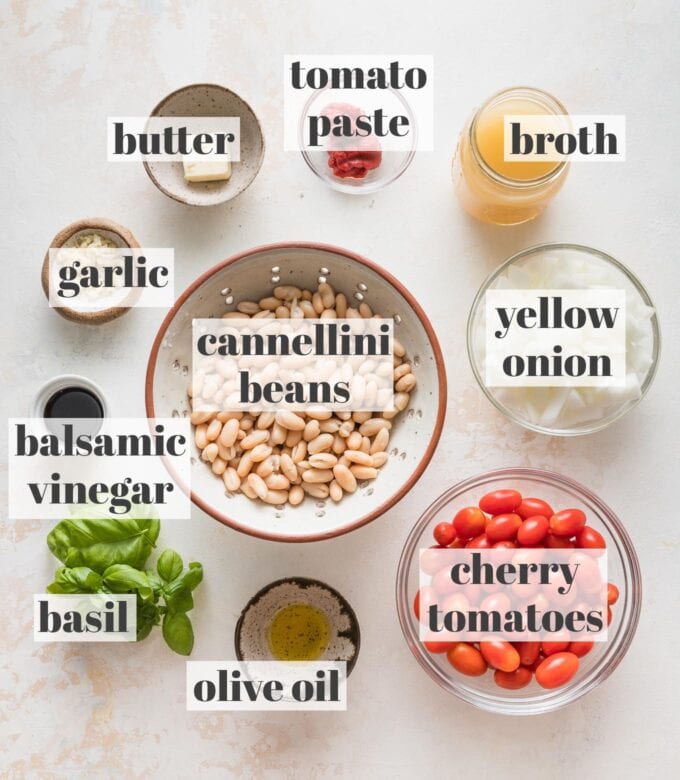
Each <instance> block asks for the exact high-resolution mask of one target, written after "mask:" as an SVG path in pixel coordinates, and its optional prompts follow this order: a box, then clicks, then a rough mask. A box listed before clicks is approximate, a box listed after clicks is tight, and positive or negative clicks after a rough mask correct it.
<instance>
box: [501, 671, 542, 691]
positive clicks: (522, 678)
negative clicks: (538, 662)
mask: <svg viewBox="0 0 680 780" xmlns="http://www.w3.org/2000/svg"><path fill="white" fill-rule="evenodd" d="M533 676H534V675H533V674H532V672H531V670H530V669H527V668H525V667H524V666H520V667H519V669H515V671H514V672H502V671H501V670H500V669H496V671H495V672H494V673H493V679H494V682H495V683H496V685H498V686H499V687H500V688H507V689H508V690H509V691H517V690H519V689H520V688H525V687H526V686H527V685H529V683H530V682H531V678H532V677H533Z"/></svg>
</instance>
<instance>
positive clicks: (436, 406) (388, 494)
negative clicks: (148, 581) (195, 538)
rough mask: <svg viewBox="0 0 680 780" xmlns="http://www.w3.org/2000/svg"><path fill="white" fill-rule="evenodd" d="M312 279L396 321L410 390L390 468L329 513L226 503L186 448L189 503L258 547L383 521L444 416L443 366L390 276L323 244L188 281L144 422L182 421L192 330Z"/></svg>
mask: <svg viewBox="0 0 680 780" xmlns="http://www.w3.org/2000/svg"><path fill="white" fill-rule="evenodd" d="M320 279H326V280H327V281H328V282H329V283H330V284H331V285H333V287H334V288H335V289H336V291H337V292H344V294H345V295H346V296H347V298H348V300H352V301H353V302H354V303H356V302H357V301H358V300H365V301H366V302H367V303H368V304H369V305H370V306H371V307H372V308H373V310H374V311H375V312H377V313H380V314H381V315H383V316H384V317H393V318H394V319H395V336H396V337H397V338H398V339H399V341H400V342H401V343H402V344H403V345H404V347H405V348H406V352H407V355H408V357H409V359H410V360H411V362H412V364H413V366H414V373H416V375H417V379H418V384H417V387H416V389H415V390H414V392H413V393H411V404H410V407H409V408H408V409H406V410H404V411H403V412H402V413H401V414H400V415H399V416H398V417H396V418H395V419H394V420H393V423H394V427H393V428H392V431H391V437H390V443H389V454H390V458H389V460H388V461H387V463H386V464H385V465H384V466H383V468H382V469H381V470H380V473H379V475H378V477H377V478H376V479H375V480H373V481H372V482H370V483H365V484H364V483H361V486H360V487H359V489H357V491H356V492H355V493H353V494H351V495H346V496H345V497H344V498H343V499H342V500H341V501H340V502H339V503H337V504H335V503H333V502H332V501H330V500H326V501H321V500H315V499H312V498H311V497H307V498H305V500H304V501H303V502H302V503H301V504H300V505H299V506H296V507H293V506H290V505H284V506H283V507H281V508H275V507H271V506H267V505H264V504H261V503H260V502H254V501H252V500H250V499H249V498H247V497H246V496H245V495H242V494H240V493H236V494H227V493H226V492H225V487H224V483H223V482H222V480H221V478H219V477H217V476H215V475H214V474H213V473H212V472H211V470H210V468H208V466H207V465H206V464H205V463H204V462H202V461H201V460H200V457H199V452H198V450H197V449H196V447H195V444H193V439H192V448H193V450H192V454H193V457H194V464H193V466H192V471H191V478H192V484H191V497H192V500H193V501H194V503H195V504H196V505H197V506H199V507H200V508H201V509H203V510H204V511H205V512H207V513H208V514H210V515H212V516H213V517H214V518H215V519H216V520H219V521H220V522H221V523H224V524H226V525H229V526H232V527H233V528H236V529H237V530H239V531H243V532H245V533H249V534H252V535H253V536H259V537H262V538H265V539H275V540H278V541H289V542H294V541H297V542H303V541H312V540H317V539H327V538H331V537H334V536H339V535H340V534H343V533H346V532H348V531H351V530H353V529H355V528H358V527H359V526H362V525H364V524H365V523H368V522H369V521H371V520H373V519H375V518H376V517H378V516H379V515H381V514H382V513H383V512H386V511H387V510H388V509H389V508H390V507H392V506H393V505H394V504H396V502H397V501H399V500H400V499H401V498H402V497H403V496H404V495H406V493H408V491H409V490H410V489H411V488H412V487H413V485H414V484H415V483H416V481H417V480H418V479H419V477H420V476H421V474H422V473H423V471H424V470H425V468H426V466H427V464H428V463H429V461H430V458H431V457H432V454H433V453H434V450H435V448H436V446H437V442H438V441H439V436H440V434H441V430H442V425H443V422H444V414H445V409H446V374H445V370H444V360H443V358H442V353H441V349H440V347H439V343H438V341H437V337H436V336H435V333H434V330H433V328H432V325H431V324H430V321H429V320H428V318H427V316H426V314H425V312H424V311H423V310H422V308H421V307H420V305H419V304H418V302H417V301H416V300H415V298H414V297H413V295H411V293H410V292H409V291H408V289H407V288H406V287H405V286H404V285H403V284H402V283H401V282H399V281H398V280H397V279H395V277H394V276H392V275H391V274H390V273H389V272H388V271H386V270H384V269H383V268H381V267H380V266H378V265H376V264H375V263H372V262H371V261H369V260H366V259H365V258H363V257H361V256H359V255H357V254H354V253H353V252H349V251H347V250H346V249H340V248H338V247H334V246H328V245H325V244H311V243H283V244H271V245H268V246H262V247H257V248H255V249H250V250H247V251H245V252H242V253H240V254H238V255H235V256H234V257H231V258H229V259H228V260H224V261H223V262H221V263H219V264H218V265H216V266H214V267H213V268H211V269H210V270H209V271H206V272H205V273H204V274H203V275H202V276H200V277H199V278H198V279H196V280H195V281H194V282H193V283H192V284H191V285H190V286H189V288H188V289H187V290H185V291H184V292H183V293H182V295H180V296H179V298H178V299H177V302H176V303H175V305H174V306H173V308H172V309H171V310H170V312H169V313H168V315H167V317H166V318H165V320H164V321H163V323H162V325H161V327H160V330H159V331H158V334H157V335H156V338H155V340H154V343H153V346H152V349H151V355H150V357H149V363H148V366H147V374H146V411H147V414H148V416H149V417H173V416H175V417H176V416H188V415H189V413H190V408H189V398H188V396H187V390H188V387H189V383H190V379H191V377H190V374H191V327H192V320H193V319H194V318H204V317H220V316H221V315H222V314H224V313H225V311H227V310H233V309H234V308H235V306H236V304H237V303H238V301H240V300H255V301H257V300H259V299H261V298H263V297H265V296H268V295H271V291H272V289H273V288H274V287H275V286H277V285H278V284H294V285H298V286H300V287H302V288H307V289H316V286H317V285H318V284H319V281H320Z"/></svg>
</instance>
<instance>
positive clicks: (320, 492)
mask: <svg viewBox="0 0 680 780" xmlns="http://www.w3.org/2000/svg"><path fill="white" fill-rule="evenodd" d="M302 489H303V490H304V491H305V493H307V495H308V496H312V497H313V498H328V494H329V493H330V489H329V487H328V485H326V484H324V483H314V482H312V483H309V482H303V483H302Z"/></svg>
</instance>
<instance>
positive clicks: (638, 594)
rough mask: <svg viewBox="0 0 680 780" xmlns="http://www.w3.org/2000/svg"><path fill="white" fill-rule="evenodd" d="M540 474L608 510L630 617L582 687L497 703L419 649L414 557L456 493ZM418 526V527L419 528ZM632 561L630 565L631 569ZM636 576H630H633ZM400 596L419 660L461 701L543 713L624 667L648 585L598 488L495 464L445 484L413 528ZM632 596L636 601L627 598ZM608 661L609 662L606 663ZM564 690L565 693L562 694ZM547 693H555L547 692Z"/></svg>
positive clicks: (399, 579)
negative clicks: (433, 665) (435, 666)
mask: <svg viewBox="0 0 680 780" xmlns="http://www.w3.org/2000/svg"><path fill="white" fill-rule="evenodd" d="M525 478H526V479H532V478H534V479H537V480H543V481H545V482H550V483H552V484H554V485H557V486H558V487H559V488H562V489H571V490H574V491H575V492H577V493H579V494H581V496H582V497H584V498H585V499H586V500H587V501H589V502H590V503H592V504H594V505H595V506H596V507H597V509H598V511H600V512H602V514H603V515H605V516H606V518H607V521H608V522H609V523H611V528H610V527H607V532H608V533H609V534H610V535H611V536H612V538H613V539H614V541H615V542H616V546H617V548H618V547H621V548H622V549H623V551H624V552H625V556H624V554H623V553H621V559H622V561H624V566H623V570H624V580H625V581H626V583H627V584H626V590H625V591H624V599H623V602H622V603H623V605H624V607H623V611H622V615H623V616H624V617H625V618H626V622H625V623H624V622H623V620H622V622H621V623H620V625H619V627H618V629H617V631H616V633H615V634H614V635H613V636H612V638H611V640H610V639H608V640H607V645H609V644H610V642H611V646H610V647H608V649H607V651H606V652H605V653H604V654H603V656H602V658H600V659H599V661H598V665H597V666H595V667H593V669H591V670H590V672H589V674H588V675H587V676H586V677H584V678H583V680H581V682H580V683H579V687H578V688H577V689H576V690H569V691H562V690H561V689H559V688H558V689H554V691H553V693H554V695H555V697H556V698H554V699H553V700H552V701H549V702H545V703H543V704H541V702H540V701H537V702H535V703H532V704H531V705H528V704H527V703H526V702H525V703H523V702H521V701H518V702H515V703H511V704H509V705H506V706H503V705H497V706H493V704H492V701H493V700H492V699H491V698H490V697H488V696H487V697H482V696H479V697H476V696H474V695H470V694H469V693H468V692H467V691H466V690H465V689H464V688H460V687H458V686H457V685H456V684H455V683H454V682H452V681H451V680H450V679H446V681H445V680H444V679H443V675H439V676H437V677H435V676H433V675H432V674H431V672H430V669H429V668H428V663H427V661H426V654H425V652H424V651H423V650H422V649H420V650H416V647H415V645H416V644H417V645H418V647H419V648H421V647H422V644H421V643H420V640H419V639H417V636H416V639H417V642H416V640H415V639H413V634H412V631H411V625H410V623H409V617H410V613H411V604H410V601H409V596H408V577H409V569H410V566H411V564H412V563H413V556H414V554H415V553H416V552H417V549H418V547H419V539H420V537H421V535H422V532H423V530H424V529H425V527H426V525H427V523H426V522H425V521H426V520H427V522H430V520H431V519H432V518H431V515H433V514H434V513H435V512H436V511H439V510H440V509H441V508H442V507H443V506H445V505H446V503H448V501H449V500H450V499H451V498H452V497H453V496H454V495H456V494H460V493H462V492H464V491H466V490H469V489H471V488H474V487H479V488H483V487H484V486H485V485H487V484H489V483H492V482H493V481H495V480H499V479H503V480H505V479H525ZM416 531H417V533H416ZM626 566H629V568H630V570H629V571H628V570H627V569H626ZM629 580H630V582H629ZM395 596H396V607H397V616H398V619H399V625H400V628H401V632H402V635H403V637H404V640H405V642H406V644H407V646H408V648H409V650H410V651H411V653H412V654H413V656H414V658H415V659H416V661H417V662H418V664H419V666H421V667H422V669H423V670H424V671H425V672H426V673H427V675H428V677H429V678H430V679H431V680H432V681H433V682H434V683H435V684H436V685H438V686H439V687H440V688H442V689H443V690H445V691H446V692H447V693H450V694H452V695H454V696H456V698H458V699H461V701H464V702H466V703H467V704H470V705H472V706H473V707H475V708H477V709H480V710H483V711H486V712H493V713H495V714H500V715H520V716H525V715H541V714H545V713H548V712H554V711H556V710H559V709H562V708H563V707H565V706H566V705H568V704H572V703H573V702H575V701H577V700H578V699H580V698H582V697H583V696H585V695H586V694H587V693H589V692H590V691H592V690H593V689H594V688H596V687H597V686H598V685H599V684H600V683H602V682H604V681H605V680H606V679H607V678H608V677H609V676H610V675H611V674H612V673H613V672H614V670H615V669H616V668H617V667H618V665H619V664H620V663H621V661H622V660H623V658H624V657H625V655H626V653H627V652H628V650H629V648H630V645H631V643H632V641H633V639H634V638H635V633H636V631H637V627H638V624H639V621H640V614H641V611H642V598H643V586H642V570H641V567H640V559H639V558H638V555H637V551H636V549H635V545H634V544H633V540H632V539H631V537H630V535H629V533H628V531H627V529H626V527H625V525H624V524H623V523H622V522H621V520H620V519H619V517H618V515H617V514H616V513H615V512H614V511H613V510H612V509H611V507H610V506H609V505H608V504H607V503H605V502H604V501H603V500H602V499H601V498H600V497H599V496H598V495H597V494H596V493H594V492H593V491H592V490H591V489H590V488H587V487H586V486H585V485H583V484H581V483H580V482H578V481H577V480H575V479H572V478H571V477H566V476H564V475H562V474H559V473H557V472H555V471H550V470H548V469H538V468H533V467H530V466H516V467H508V468H501V469H492V470H490V471H484V472H481V473H479V474H476V475H474V476H472V477H466V478H465V479H463V480H461V481H460V482H457V483H455V484H454V485H452V486H451V487H449V488H447V489H446V490H444V491H443V492H442V493H441V494H440V495H439V496H438V497H437V498H436V499H435V500H434V501H432V502H431V503H430V504H429V505H428V506H427V507H426V509H424V510H423V512H422V514H421V515H420V517H419V518H418V520H417V521H416V522H415V524H414V525H413V527H412V528H411V530H410V531H409V534H408V537H407V539H406V542H405V543H404V547H403V548H402V551H401V555H400V557H399V564H398V566H397V575H396V577H395ZM628 600H629V601H630V604H627V602H628ZM619 633H621V640H620V642H619V644H618V645H616V646H615V645H614V643H613V640H614V639H616V637H617V636H618V635H619ZM605 662H606V665H605ZM560 693H561V695H560ZM546 695H549V693H548V694H546Z"/></svg>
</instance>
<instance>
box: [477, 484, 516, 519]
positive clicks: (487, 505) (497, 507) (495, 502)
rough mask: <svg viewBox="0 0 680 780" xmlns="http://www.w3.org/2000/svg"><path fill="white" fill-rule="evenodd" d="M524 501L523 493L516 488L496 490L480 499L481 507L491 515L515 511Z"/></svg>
mask: <svg viewBox="0 0 680 780" xmlns="http://www.w3.org/2000/svg"><path fill="white" fill-rule="evenodd" d="M521 503H522V495H521V494H520V493H518V492H517V491H516V490H494V491H493V493H487V494H486V495H485V496H482V497H481V499H480V501H479V508H480V509H481V510H482V511H483V512H487V513H488V514H490V515H504V514H507V513H508V512H514V511H515V509H517V507H518V506H519V505H520V504H521Z"/></svg>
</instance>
